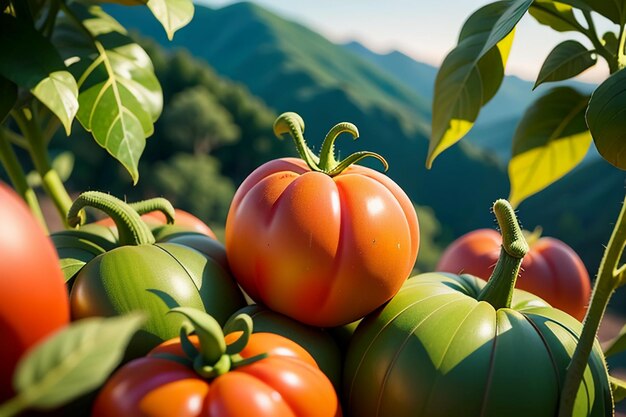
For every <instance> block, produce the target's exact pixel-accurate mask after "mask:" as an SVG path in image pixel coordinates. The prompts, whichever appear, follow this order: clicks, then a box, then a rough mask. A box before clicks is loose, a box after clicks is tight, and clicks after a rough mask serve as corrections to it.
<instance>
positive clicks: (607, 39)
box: [602, 32, 619, 51]
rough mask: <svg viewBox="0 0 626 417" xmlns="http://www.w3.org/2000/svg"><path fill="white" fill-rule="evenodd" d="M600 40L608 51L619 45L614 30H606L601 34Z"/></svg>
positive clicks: (615, 48) (614, 49) (615, 49)
mask: <svg viewBox="0 0 626 417" xmlns="http://www.w3.org/2000/svg"><path fill="white" fill-rule="evenodd" d="M602 42H603V43H604V46H606V49H608V50H609V51H617V48H618V47H619V46H618V44H619V43H618V40H617V35H616V34H615V32H606V33H605V34H604V35H602Z"/></svg>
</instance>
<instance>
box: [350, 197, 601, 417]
mask: <svg viewBox="0 0 626 417" xmlns="http://www.w3.org/2000/svg"><path fill="white" fill-rule="evenodd" d="M507 205H508V203H507ZM508 207H509V208H510V206H508ZM495 210H496V207H495V206H494V211H495ZM497 210H501V208H498V209H497ZM496 214H497V215H498V213H496ZM508 214H509V223H510V224H509V225H506V224H503V222H502V221H501V219H500V218H499V219H498V221H499V223H500V227H501V228H502V229H503V235H505V234H507V233H509V232H508V231H507V228H508V227H509V226H512V225H514V226H515V227H516V231H519V235H518V234H516V239H515V243H514V244H510V242H505V243H503V248H502V251H501V255H500V259H499V261H498V264H497V265H496V267H495V269H494V273H493V275H492V276H491V279H490V280H489V283H487V284H486V283H485V282H484V281H483V280H481V279H479V278H476V277H473V276H469V275H460V276H459V275H452V274H447V273H429V274H423V275H418V276H416V277H413V278H410V279H409V280H407V281H406V283H405V284H404V286H403V287H402V289H401V290H400V291H399V292H398V294H397V295H396V296H395V297H394V298H393V299H392V300H391V301H390V302H389V303H387V304H386V305H385V306H383V307H381V308H380V309H379V310H377V311H376V312H374V313H372V314H371V315H369V316H368V317H366V318H365V319H364V320H363V321H362V322H361V323H360V324H359V326H358V328H357V329H356V331H355V333H354V335H353V337H352V339H351V342H350V346H349V348H348V353H347V359H346V363H345V369H344V386H343V388H344V400H345V406H346V410H347V411H346V413H347V414H349V415H354V416H359V417H370V416H394V417H402V416H424V417H451V416H482V417H503V416H506V417H518V416H519V417H528V416H533V417H554V416H555V415H556V413H557V409H558V405H559V397H560V390H561V387H562V386H563V381H564V377H565V373H566V369H567V366H568V364H569V362H570V359H571V357H572V355H573V352H574V350H575V348H576V343H577V341H578V338H579V335H580V332H581V328H582V325H581V324H580V322H578V321H577V320H576V319H574V318H573V317H571V316H569V315H568V314H566V313H564V312H562V311H560V310H557V309H554V308H552V307H550V306H549V305H548V304H547V303H545V302H544V301H543V300H541V299H539V298H537V297H535V296H533V295H531V294H529V293H526V292H523V291H521V290H514V289H513V287H514V285H515V280H516V278H517V274H518V272H519V266H520V265H521V261H522V258H523V255H524V254H525V253H526V251H527V250H528V246H527V245H526V247H525V249H524V244H525V243H526V242H525V241H522V240H523V236H522V234H521V230H519V227H518V225H517V221H516V219H515V216H514V214H513V211H512V209H511V210H510V212H508ZM511 219H512V220H513V221H510V220H511ZM505 237H506V236H505ZM506 240H510V239H506ZM518 249H519V250H518ZM612 410H613V401H612V396H611V389H610V385H609V380H608V373H607V369H606V364H605V361H604V356H603V354H602V351H601V349H600V346H599V344H598V343H597V341H596V343H595V346H594V348H593V351H592V354H591V356H590V358H589V360H588V365H587V369H586V371H585V374H584V381H583V384H581V387H580V389H579V391H578V393H577V397H576V402H575V412H574V416H575V417H582V416H594V417H596V416H597V417H601V416H602V417H603V416H610V415H612Z"/></svg>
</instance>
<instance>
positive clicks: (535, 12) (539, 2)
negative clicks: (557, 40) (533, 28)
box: [528, 0, 581, 32]
mask: <svg viewBox="0 0 626 417" xmlns="http://www.w3.org/2000/svg"><path fill="white" fill-rule="evenodd" d="M528 12H529V13H530V15H531V16H532V17H534V18H535V20H537V21H538V22H539V23H541V24H542V25H545V26H549V27H551V28H552V29H554V30H556V31H558V32H569V31H577V30H579V29H580V27H581V26H580V24H579V23H578V21H577V20H576V16H575V15H574V10H573V8H572V6H571V5H569V4H564V3H559V2H556V1H551V0H535V2H534V3H533V4H532V5H531V6H530V9H528Z"/></svg>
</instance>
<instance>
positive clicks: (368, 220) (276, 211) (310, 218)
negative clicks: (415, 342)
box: [226, 158, 419, 327]
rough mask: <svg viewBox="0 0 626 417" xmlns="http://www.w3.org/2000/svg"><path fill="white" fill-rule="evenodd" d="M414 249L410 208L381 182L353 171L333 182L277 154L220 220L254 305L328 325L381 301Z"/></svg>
mask: <svg viewBox="0 0 626 417" xmlns="http://www.w3.org/2000/svg"><path fill="white" fill-rule="evenodd" d="M418 246H419V228H418V221H417V216H416V214H415V209H414V208H413V205H412V203H411V201H410V200H409V198H408V197H407V195H406V194H405V193H404V192H403V191H402V190H401V189H400V187H399V186H398V185H397V184H396V183H394V182H393V181H392V180H391V179H390V178H389V177H387V176H386V175H384V174H381V173H379V172H378V171H375V170H373V169H370V168H367V167H364V166H358V165H351V166H350V167H348V168H347V169H345V170H344V171H343V172H342V173H340V174H338V175H336V176H333V177H331V176H329V175H327V174H325V173H322V172H316V171H312V170H311V169H310V168H309V167H308V166H307V164H306V163H305V162H304V161H303V160H300V159H296V158H284V159H277V160H274V161H270V162H268V163H266V164H264V165H262V166H260V167H259V168H257V169H256V170H255V171H254V172H253V173H252V174H251V175H250V176H249V177H248V178H247V179H246V180H245V181H244V182H243V183H242V184H241V186H240V187H239V189H238V190H237V193H236V194H235V196H234V198H233V201H232V204H231V207H230V211H229V213H228V218H227V220H226V254H227V256H228V261H229V264H230V267H231V269H232V272H233V275H234V276H235V278H236V279H237V281H238V282H239V284H240V285H241V287H242V288H243V289H244V291H246V293H248V295H250V297H251V298H252V299H254V300H255V301H258V302H261V303H262V304H265V305H266V306H268V307H269V308H270V309H272V310H274V311H277V312H279V313H283V314H285V315H287V316H290V317H292V318H295V319H296V320H299V321H301V322H303V323H306V324H310V325H314V326H319V327H330V326H338V325H342V324H346V323H349V322H352V321H354V320H357V319H359V318H361V317H363V316H365V315H366V314H368V313H370V312H371V311H373V310H374V309H375V308H377V307H378V306H380V305H382V304H383V303H384V302H386V301H388V300H389V299H390V298H391V297H392V296H393V295H394V294H395V293H396V292H397V291H398V290H399V288H400V286H401V285H402V283H403V282H404V280H405V279H406V278H407V277H408V276H409V274H410V272H411V270H412V268H413V265H414V263H415V259H416V257H417V251H418Z"/></svg>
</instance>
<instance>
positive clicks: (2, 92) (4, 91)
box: [0, 75, 17, 124]
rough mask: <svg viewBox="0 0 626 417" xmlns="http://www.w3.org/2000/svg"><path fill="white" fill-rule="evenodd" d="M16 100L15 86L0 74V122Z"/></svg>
mask: <svg viewBox="0 0 626 417" xmlns="http://www.w3.org/2000/svg"><path fill="white" fill-rule="evenodd" d="M16 101H17V86H16V85H15V84H14V83H12V82H11V81H9V80H7V79H6V78H4V77H3V76H2V75H0V124H1V123H2V122H3V121H4V119H5V117H7V115H8V114H9V112H10V111H11V109H12V108H13V106H14V105H15V102H16Z"/></svg>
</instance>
